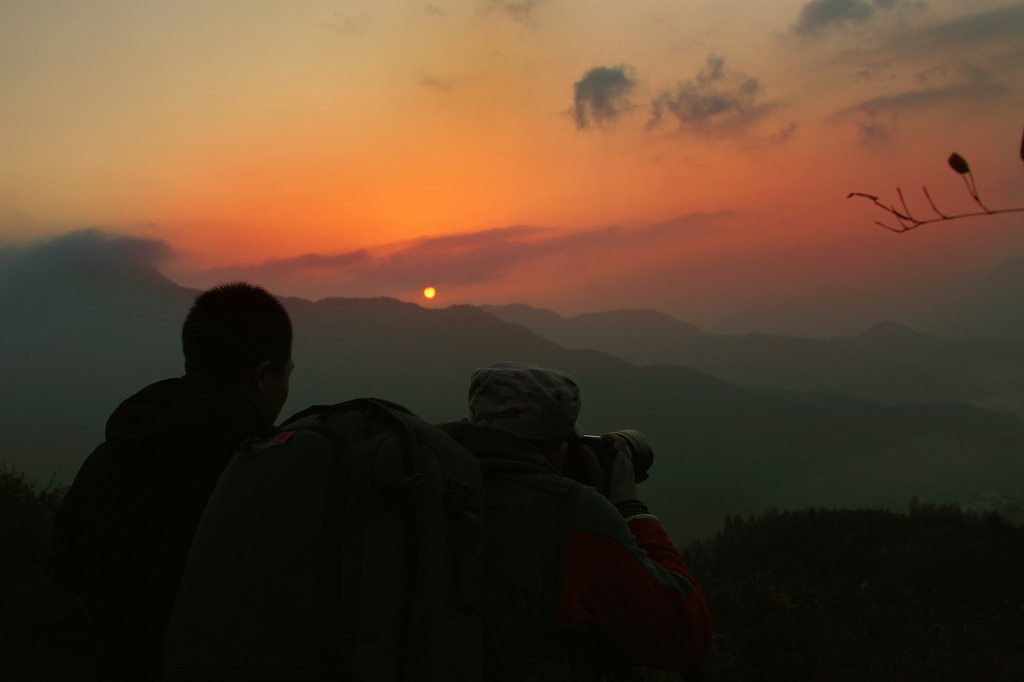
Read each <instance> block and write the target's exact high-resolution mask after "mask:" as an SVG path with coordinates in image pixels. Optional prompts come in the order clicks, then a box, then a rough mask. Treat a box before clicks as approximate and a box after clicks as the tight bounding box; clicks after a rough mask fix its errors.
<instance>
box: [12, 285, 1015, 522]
mask: <svg viewBox="0 0 1024 682" xmlns="http://www.w3.org/2000/svg"><path fill="white" fill-rule="evenodd" d="M35 277H36V278H37V279H36V280H35V281H34V282H29V281H27V280H23V281H22V284H21V285H20V286H18V287H16V288H9V287H8V288H5V289H4V290H3V291H2V292H0V305H2V308H3V311H4V315H5V318H6V320H7V321H8V327H7V328H8V329H9V330H15V331H16V333H7V334H5V335H3V337H2V338H0V350H2V351H4V352H5V354H6V355H7V356H8V357H15V358H17V362H16V367H15V368H14V369H13V371H12V373H11V377H12V378H11V380H10V381H9V382H8V387H9V389H10V390H9V392H5V394H4V398H5V400H4V404H3V408H4V413H5V414H6V415H7V416H8V418H9V419H11V423H12V424H14V425H16V426H17V428H8V429H5V430H4V431H3V432H2V435H0V439H2V441H0V451H2V452H3V453H4V455H3V458H4V459H5V460H6V461H8V462H11V463H13V464H15V465H17V466H19V467H21V468H23V469H25V470H27V471H28V472H29V473H30V474H31V475H32V476H34V477H36V478H40V479H43V480H45V479H47V478H49V477H50V475H52V474H54V473H55V472H56V473H57V474H58V479H61V480H64V481H68V480H70V477H71V476H72V474H73V472H74V471H75V470H76V469H77V466H78V464H79V463H80V462H81V461H82V459H83V458H84V457H85V456H86V455H87V454H88V452H89V451H90V450H91V448H92V447H93V446H94V445H95V444H97V443H98V442H99V441H100V440H101V439H102V435H103V426H104V422H105V419H106V417H107V416H108V415H109V413H110V411H111V410H112V409H113V408H114V407H115V406H116V405H117V403H118V402H119V401H120V400H122V399H124V398H125V397H127V396H128V395H130V394H131V393H133V392H134V391H136V390H138V389H139V388H141V387H142V386H144V385H145V384H147V383H150V382H152V381H155V380H159V379H162V378H165V377H167V376H173V375H177V374H179V373H180V372H181V371H182V370H181V355H180V348H179V344H178V338H179V336H178V335H179V333H180V325H181V321H182V319H183V316H184V314H185V311H186V310H187V307H188V305H189V303H190V302H191V299H192V297H193V296H194V294H195V293H196V292H194V291H192V290H188V289H184V288H182V287H177V286H175V285H173V284H171V283H169V282H166V280H164V281H161V280H159V279H154V278H152V277H149V276H148V275H147V276H146V277H143V278H141V279H135V277H134V275H133V274H132V272H131V271H130V270H124V271H120V272H119V273H117V274H116V276H112V279H110V280H109V281H105V282H102V283H97V282H95V281H91V280H89V278H83V279H81V280H80V281H76V279H75V278H74V277H70V278H68V280H67V281H66V282H64V283H63V284H60V285H56V286H52V285H51V284H52V282H51V280H50V279H49V278H48V277H47V274H46V272H45V270H40V271H38V272H37V273H36V275H35ZM285 303H286V305H287V306H288V308H289V310H290V312H291V313H292V316H293V321H294V324H295V334H296V336H295V349H294V355H295V361H296V370H295V374H294V376H293V390H292V396H291V399H290V400H289V403H288V405H287V406H286V407H285V414H288V413H290V412H294V411H297V410H299V409H301V408H304V407H306V406H307V405H309V404H312V403H331V402H338V401H342V400H347V399H350V398H353V397H359V396H366V395H372V396H379V397H385V398H388V399H391V400H395V401H397V402H400V403H403V404H406V405H407V406H408V407H410V408H411V409H413V410H414V411H416V412H417V413H419V414H421V415H422V416H423V417H424V418H425V419H427V420H430V421H443V420H451V419H458V418H460V417H462V416H463V415H464V414H465V411H466V408H465V405H466V391H467V384H468V377H469V373H470V371H471V370H472V369H473V368H475V367H478V366H480V365H484V364H487V363H491V362H495V361H498V360H507V359H515V360H522V361H528V362H537V363H541V364H545V365H549V366H554V367H560V368H563V369H565V370H567V371H569V372H570V373H572V374H573V375H574V376H576V378H577V379H578V380H579V382H580V384H581V386H582V387H583V391H584V408H583V413H582V415H581V423H582V425H583V426H584V428H585V429H586V430H587V431H588V432H590V433H599V432H604V431H608V430H612V429H619V428H638V429H640V430H643V431H645V432H646V433H648V435H649V436H650V438H651V441H652V443H653V445H654V447H655V450H656V453H657V454H656V460H655V465H654V468H653V470H652V476H651V479H650V481H648V482H646V483H644V485H643V487H642V490H641V494H642V496H643V497H644V498H645V500H647V501H648V502H649V503H650V504H651V506H652V508H654V509H655V510H656V511H657V512H658V513H659V515H661V516H662V517H663V518H664V519H665V520H666V522H667V525H668V526H669V528H670V529H671V532H672V533H673V537H674V538H676V539H678V540H682V539H685V538H689V537H695V536H698V535H703V534H706V533H709V532H711V531H713V530H714V529H715V528H717V527H718V525H719V523H720V521H721V519H722V517H723V515H724V514H725V513H727V512H732V513H735V512H737V511H746V510H755V511H756V510H758V509H761V508H764V507H767V506H779V507H794V506H806V505H814V506H823V505H827V506H899V507H901V506H903V505H905V503H906V501H907V500H908V499H909V498H910V497H911V496H912V495H915V494H916V495H920V496H921V497H922V498H923V499H927V500H936V501H961V502H962V501H970V500H972V499H975V498H977V497H978V496H979V495H980V494H981V493H982V492H984V491H988V490H996V491H999V490H1003V489H1004V488H1006V486H1016V485H1019V484H1018V483H1017V482H1019V481H1020V480H1021V478H1022V475H1021V474H1022V473H1024V463H1022V462H1021V458H1020V457H1019V453H1020V452H1021V451H1022V449H1024V421H1022V420H1021V419H1019V418H1017V417H1014V416H1012V415H1009V414H1003V413H994V412H988V411H984V410H980V409H976V408H972V407H969V406H966V405H959V406H951V407H941V406H935V405H924V404H922V405H905V406H900V407H887V406H885V405H882V404H880V403H878V402H872V401H867V400H862V399H857V398H853V397H848V396H842V395H834V394H826V393H814V394H804V393H799V392H794V391H774V390H765V389H757V390H753V389H748V388H743V387H740V386H738V385H734V384H731V383H728V382H726V381H723V380H721V379H718V378H714V377H712V376H709V375H708V374H704V373H701V372H700V371H697V370H694V369H689V368H685V367H678V366H669V365H651V366H643V367H638V366H637V365H634V364H631V363H630V362H628V361H626V360H622V359H620V358H618V357H614V356H612V355H609V354H608V353H605V352H600V351H596V350H572V349H569V348H565V347H563V346H560V345H558V344H556V343H554V342H553V341H550V340H548V339H545V338H543V337H542V336H540V335H538V334H536V333H534V332H532V331H530V330H528V329H526V328H525V327H522V326H519V325H514V324H509V323H507V322H503V321H502V320H499V319H498V318H497V317H495V316H494V315H492V314H490V313H488V312H485V311H483V310H481V309H478V308H475V307H472V306H453V307H449V308H443V309H426V308H422V307H420V306H417V305H414V304H411V303H403V302H400V301H396V300H393V299H346V298H332V299H324V300H321V301H317V302H311V301H306V300H302V299H285ZM586 319H587V321H588V323H589V322H590V321H597V322H598V323H600V321H601V320H602V319H603V318H602V316H601V315H596V316H590V317H588V318H586ZM630 319H633V320H636V319H638V318H637V317H636V316H633V317H631V318H630ZM646 319H650V320H654V321H655V324H665V323H666V320H665V319H664V316H659V315H657V314H655V315H653V316H646ZM668 324H672V323H671V321H668ZM680 329H681V331H682V330H685V327H680ZM694 338H697V339H703V338H704V337H703V336H700V335H697V336H695V337H694ZM1007 492H1011V491H1009V490H1007Z"/></svg>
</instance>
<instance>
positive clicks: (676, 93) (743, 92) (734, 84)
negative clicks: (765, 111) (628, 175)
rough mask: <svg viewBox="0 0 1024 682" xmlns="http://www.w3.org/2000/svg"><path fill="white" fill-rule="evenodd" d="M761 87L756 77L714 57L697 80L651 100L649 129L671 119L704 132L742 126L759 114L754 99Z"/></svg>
mask: <svg viewBox="0 0 1024 682" xmlns="http://www.w3.org/2000/svg"><path fill="white" fill-rule="evenodd" d="M760 90H761V86H760V84H759V83H758V82H757V79H756V78H752V77H751V76H748V75H746V74H744V73H741V72H739V71H730V70H727V69H726V68H725V59H724V58H723V57H720V56H718V55H715V54H712V55H709V56H708V58H707V62H706V63H705V64H704V66H703V67H702V68H701V70H700V71H698V72H697V76H696V77H695V78H693V79H690V80H686V81H683V82H680V83H679V84H677V85H676V87H675V88H674V89H672V90H667V91H665V92H663V93H661V94H660V95H658V96H657V97H655V98H654V99H653V100H652V101H651V118H650V121H649V122H648V124H647V127H648V129H650V128H655V127H657V126H659V125H661V123H662V122H663V121H664V119H665V117H666V116H671V117H672V118H674V119H675V120H676V122H677V123H678V124H679V127H680V128H694V129H702V128H707V127H710V126H714V125H720V124H726V123H732V124H735V123H742V122H743V121H744V120H746V119H749V118H751V117H753V116H754V115H756V113H757V111H758V110H757V108H756V107H755V105H754V100H755V99H757V96H758V94H759V93H760Z"/></svg>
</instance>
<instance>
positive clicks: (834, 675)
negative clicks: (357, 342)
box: [0, 468, 1024, 682]
mask: <svg viewBox="0 0 1024 682" xmlns="http://www.w3.org/2000/svg"><path fill="white" fill-rule="evenodd" d="M62 492H63V491H62V490H59V489H42V488H40V487H39V486H37V485H34V484H32V483H31V482H29V481H28V480H26V479H25V477H24V476H23V475H22V474H21V473H20V472H17V471H13V470H11V469H9V468H0V679H4V680H17V681H22V680H24V681H26V682H31V681H37V680H38V681H51V680H52V681H62V682H64V681H72V680H85V679H87V675H86V674H85V673H84V672H83V670H84V668H85V661H86V657H87V644H88V642H87V640H88V634H87V628H86V622H85V618H84V616H83V611H82V605H81V603H80V602H79V601H78V600H77V599H75V598H74V597H73V596H71V595H68V594H67V593H65V592H63V591H62V590H61V589H60V588H59V587H58V586H57V585H56V584H55V583H54V582H53V579H52V572H51V570H50V566H49V561H48V555H49V551H50V548H49V537H50V529H51V527H52V521H53V516H54V514H55V513H56V510H57V508H58V506H59V504H60V498H61V495H62ZM1006 511H1007V512H1009V513H1010V514H1011V515H1013V514H1014V513H1018V514H1019V511H1020V510H1013V509H1008V510H1006ZM684 553H685V555H686V558H687V561H688V562H689V564H690V567H691V568H692V569H693V572H694V574H695V575H696V576H697V577H698V580H699V581H700V582H701V584H702V586H703V588H704V590H705V593H706V595H707V599H708V602H709V604H710V606H711V611H712V615H713V617H714V619H715V629H716V633H717V634H716V644H715V650H714V653H713V656H712V659H711V661H710V662H709V664H708V666H707V667H706V669H705V670H704V671H702V672H701V674H700V675H699V676H698V677H697V678H698V679H703V680H723V681H730V682H731V681H733V680H787V681H790V680H792V681H801V680H808V681H811V680H821V681H823V682H824V681H828V682H844V681H847V680H850V681H854V680H872V681H875V680H879V681H887V680H892V681H894V682H895V681H896V680H900V681H905V680H908V681H909V680H928V681H929V682H936V681H942V680H957V681H961V680H986V681H993V682H997V681H1000V680H1006V681H1009V680H1021V679H1024V580H1022V579H1021V576H1022V575H1024V527H1022V526H1021V525H1019V524H1015V523H1013V522H1011V521H1010V520H1008V518H1007V516H1006V515H1000V514H996V513H986V514H977V513H973V512H966V511H963V510H961V509H959V508H958V507H955V506H934V505H927V504H917V503H916V501H915V502H912V503H911V507H910V510H909V513H907V514H896V513H892V512H886V511H877V510H832V509H809V510H801V511H767V512H764V513H762V514H760V515H757V516H753V517H746V518H744V517H740V516H730V517H727V518H726V520H725V526H724V528H723V529H722V530H721V531H719V532H718V533H717V534H716V536H715V537H714V538H713V539H710V540H706V541H702V542H694V543H691V544H690V545H689V546H688V547H686V548H685V551H684ZM645 678H646V679H650V680H668V679H675V678H676V675H675V674H671V673H656V672H646V673H639V674H638V679H645ZM688 679H689V678H688Z"/></svg>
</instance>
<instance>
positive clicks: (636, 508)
mask: <svg viewBox="0 0 1024 682" xmlns="http://www.w3.org/2000/svg"><path fill="white" fill-rule="evenodd" d="M615 508H616V509H618V510H619V513H620V514H622V518H624V519H628V518H630V517H633V516H639V515H640V514H650V513H651V512H650V510H649V509H647V505H646V504H644V503H643V502H641V501H640V500H638V499H636V498H635V497H631V498H629V499H625V500H619V501H618V502H616V503H615Z"/></svg>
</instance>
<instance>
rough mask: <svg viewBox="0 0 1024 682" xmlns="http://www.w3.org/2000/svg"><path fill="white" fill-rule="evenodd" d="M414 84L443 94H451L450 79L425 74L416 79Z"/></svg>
mask: <svg viewBox="0 0 1024 682" xmlns="http://www.w3.org/2000/svg"><path fill="white" fill-rule="evenodd" d="M416 84H417V85H419V86H420V87H422V88H426V89H427V90H433V91H435V92H440V93H443V94H445V95H450V94H452V84H451V81H446V80H442V79H440V78H434V77H433V76H429V75H426V76H421V77H420V79H419V80H418V81H416Z"/></svg>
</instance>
